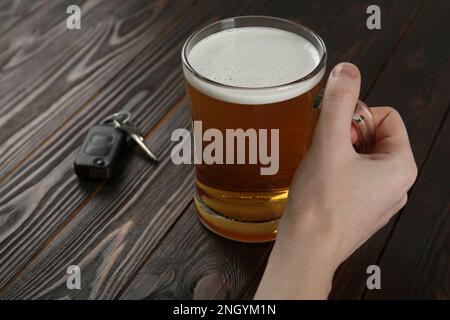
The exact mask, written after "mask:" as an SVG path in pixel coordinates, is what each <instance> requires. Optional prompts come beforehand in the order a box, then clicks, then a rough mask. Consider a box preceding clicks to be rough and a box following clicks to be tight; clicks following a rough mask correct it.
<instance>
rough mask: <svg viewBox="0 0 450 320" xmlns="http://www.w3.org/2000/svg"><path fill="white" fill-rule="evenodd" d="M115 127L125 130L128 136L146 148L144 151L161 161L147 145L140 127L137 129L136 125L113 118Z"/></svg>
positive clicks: (155, 159) (156, 160) (151, 157)
mask: <svg viewBox="0 0 450 320" xmlns="http://www.w3.org/2000/svg"><path fill="white" fill-rule="evenodd" d="M113 124H114V127H116V128H117V129H120V130H123V131H125V132H126V133H127V134H128V136H129V137H130V138H131V139H133V141H134V142H136V143H137V144H138V146H139V147H140V148H141V149H142V150H144V152H145V153H146V154H147V155H148V156H149V157H150V159H152V160H153V161H155V162H159V159H158V158H157V157H156V156H155V155H154V154H153V152H152V151H151V150H150V149H149V147H147V145H146V144H145V142H144V138H143V137H142V136H141V133H140V132H139V129H137V128H136V127H134V126H131V125H128V124H126V123H123V122H120V121H117V120H113Z"/></svg>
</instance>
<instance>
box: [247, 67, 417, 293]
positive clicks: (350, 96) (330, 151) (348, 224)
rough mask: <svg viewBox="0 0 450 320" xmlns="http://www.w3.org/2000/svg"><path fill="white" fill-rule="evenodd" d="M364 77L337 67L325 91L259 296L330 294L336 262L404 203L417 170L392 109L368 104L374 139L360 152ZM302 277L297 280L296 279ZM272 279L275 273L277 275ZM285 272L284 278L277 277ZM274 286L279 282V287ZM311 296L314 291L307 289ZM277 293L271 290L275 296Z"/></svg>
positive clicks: (396, 116) (291, 189)
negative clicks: (357, 124)
mask: <svg viewBox="0 0 450 320" xmlns="http://www.w3.org/2000/svg"><path fill="white" fill-rule="evenodd" d="M360 82H361V77H360V74H359V71H358V69H357V68H356V67H355V66H354V65H352V64H349V63H342V64H339V65H337V66H336V67H335V68H334V69H333V71H332V72H331V74H330V77H329V79H328V82H327V86H326V89H325V94H324V98H323V104H322V109H321V114H320V118H319V120H318V123H317V126H316V130H315V133H314V136H313V141H312V144H311V147H310V150H309V151H308V153H307V155H306V157H305V159H303V161H302V163H301V165H300V167H299V169H298V170H297V172H296V174H295V177H294V179H293V181H292V184H291V187H290V189H289V202H288V206H287V208H286V210H285V212H284V214H283V217H282V219H281V221H280V225H279V229H278V235H277V240H276V243H275V246H274V249H273V251H272V254H271V256H270V259H269V263H268V266H267V269H266V273H265V274H264V277H263V280H262V281H261V284H260V288H259V289H258V292H257V295H256V298H264V297H267V294H268V296H269V297H271V292H272V294H273V292H284V293H283V294H281V295H280V296H275V297H279V298H302V297H306V298H325V297H326V295H327V294H328V291H329V289H330V285H331V279H332V275H333V273H334V271H335V269H336V268H337V267H338V265H339V264H340V263H341V262H342V261H344V260H345V259H346V258H347V257H348V256H349V255H351V253H352V252H353V251H354V250H356V249H357V248H358V247H359V246H361V245H362V244H363V243H364V242H365V241H366V240H367V239H369V238H370V237H371V236H372V235H373V234H374V233H375V232H376V231H377V230H378V229H380V228H381V227H382V226H384V225H385V224H386V223H388V221H389V220H390V219H391V217H392V216H393V215H394V214H395V213H396V212H398V211H399V210H400V209H401V208H402V207H403V206H404V205H405V203H406V201H407V191H408V190H409V188H410V187H411V186H412V184H413V183H414V181H415V178H416V176H417V167H416V164H415V161H414V158H413V154H412V151H411V147H410V144H409V140H408V135H407V132H406V128H405V126H404V123H403V121H402V119H401V117H400V115H399V114H398V112H397V111H395V110H394V109H392V108H389V107H378V108H371V111H372V113H373V115H374V118H375V123H376V128H377V129H376V143H375V146H374V148H373V149H372V151H371V153H370V154H368V155H363V154H358V153H357V152H355V150H354V148H353V146H352V141H353V142H355V141H356V139H357V133H356V130H354V129H353V130H351V129H350V128H351V119H352V113H353V112H354V107H355V105H356V102H357V100H358V97H359V90H360ZM280 271H281V273H284V275H283V276H284V277H288V278H289V274H290V273H292V272H294V275H292V274H291V275H292V276H294V277H298V276H301V277H309V279H310V280H311V281H312V282H314V283H316V284H317V285H318V287H317V286H314V284H313V283H312V282H311V281H310V280H308V279H300V280H299V282H297V286H296V284H295V282H293V279H290V280H289V281H287V280H283V279H281V277H280V276H276V274H279V275H280ZM274 277H275V278H274ZM277 278H280V279H277ZM274 286H275V287H274ZM308 292H309V293H311V294H309V293H308ZM272 297H273V296H272Z"/></svg>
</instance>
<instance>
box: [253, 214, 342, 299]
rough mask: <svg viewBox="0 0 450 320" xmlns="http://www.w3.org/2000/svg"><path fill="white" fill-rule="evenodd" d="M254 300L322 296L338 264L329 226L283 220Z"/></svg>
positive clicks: (328, 286)
mask: <svg viewBox="0 0 450 320" xmlns="http://www.w3.org/2000/svg"><path fill="white" fill-rule="evenodd" d="M282 222H283V223H282V224H281V225H280V229H279V234H278V236H277V240H276V241H275V245H274V247H273V250H272V252H271V254H270V257H269V261H268V264H267V267H266V271H265V273H264V276H263V279H262V281H261V284H260V288H259V289H258V292H257V295H256V296H255V298H257V299H269V298H279V299H326V298H327V296H328V293H329V291H330V290H331V283H332V279H333V275H334V272H335V271H336V269H337V267H338V266H339V264H340V262H341V261H340V260H339V258H338V257H337V255H336V244H337V237H336V235H335V232H334V231H333V228H332V226H328V225H327V224H325V223H323V221H322V222H319V221H314V219H304V221H302V222H301V223H293V221H286V220H283V221H282Z"/></svg>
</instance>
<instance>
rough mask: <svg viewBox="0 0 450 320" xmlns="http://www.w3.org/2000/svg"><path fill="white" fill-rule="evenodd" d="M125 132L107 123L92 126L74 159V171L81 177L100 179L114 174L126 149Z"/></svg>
mask: <svg viewBox="0 0 450 320" xmlns="http://www.w3.org/2000/svg"><path fill="white" fill-rule="evenodd" d="M126 145H127V134H126V133H125V132H124V131H122V130H117V129H116V128H114V127H112V126H109V125H97V126H94V127H92V128H91V129H90V130H89V132H88V134H87V136H86V138H85V139H84V142H83V144H82V146H81V148H80V150H79V151H78V155H77V157H76V159H75V163H74V168H75V173H76V174H77V175H78V177H80V178H81V179H85V180H100V179H108V178H111V177H112V176H113V175H114V172H115V171H116V169H117V167H118V165H119V162H120V160H121V158H122V155H123V154H124V153H125V151H126Z"/></svg>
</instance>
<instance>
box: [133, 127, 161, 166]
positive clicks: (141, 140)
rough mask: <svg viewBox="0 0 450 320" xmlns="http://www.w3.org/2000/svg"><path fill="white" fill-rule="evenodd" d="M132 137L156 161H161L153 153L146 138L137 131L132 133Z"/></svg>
mask: <svg viewBox="0 0 450 320" xmlns="http://www.w3.org/2000/svg"><path fill="white" fill-rule="evenodd" d="M130 138H131V139H133V140H134V141H135V142H136V143H137V144H138V145H139V146H140V147H141V149H142V150H144V152H145V153H146V154H147V155H148V156H149V157H150V158H151V159H152V160H153V161H155V162H159V159H158V158H157V157H156V156H155V155H154V154H153V152H152V151H151V150H150V149H149V148H148V147H147V145H146V144H145V143H144V139H143V138H142V137H141V136H138V135H137V134H135V133H132V134H130Z"/></svg>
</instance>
